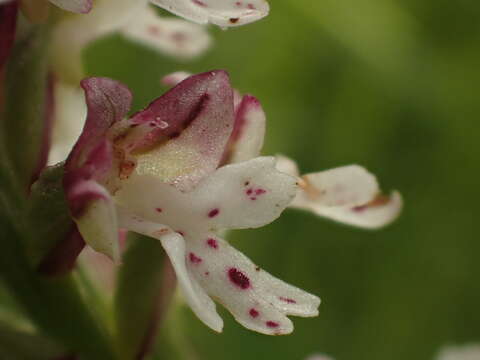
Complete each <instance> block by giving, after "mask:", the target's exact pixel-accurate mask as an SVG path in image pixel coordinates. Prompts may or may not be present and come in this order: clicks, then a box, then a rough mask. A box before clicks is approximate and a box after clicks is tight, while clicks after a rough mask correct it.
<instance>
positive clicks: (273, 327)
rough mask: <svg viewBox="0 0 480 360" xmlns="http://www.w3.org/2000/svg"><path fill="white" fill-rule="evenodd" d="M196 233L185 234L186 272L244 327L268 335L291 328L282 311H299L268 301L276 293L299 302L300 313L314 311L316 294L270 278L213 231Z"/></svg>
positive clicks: (285, 332)
mask: <svg viewBox="0 0 480 360" xmlns="http://www.w3.org/2000/svg"><path fill="white" fill-rule="evenodd" d="M198 235H199V234H197V235H195V238H189V237H188V236H187V253H188V256H187V263H188V269H189V271H190V273H191V274H192V276H194V277H195V278H196V279H197V281H198V282H199V284H200V285H201V286H202V287H203V288H204V289H205V291H206V292H207V294H209V295H210V296H212V297H213V298H214V299H216V300H217V301H218V302H220V303H221V304H222V305H223V306H225V307H226V308H227V309H228V310H229V311H230V312H231V313H232V315H233V316H234V317H235V319H236V320H237V321H238V322H239V323H241V324H242V325H243V326H245V327H246V328H248V329H250V330H254V331H258V332H260V333H264V334H268V335H284V334H289V333H290V332H292V331H293V324H292V322H291V321H290V319H288V318H287V317H286V315H287V314H290V313H291V314H293V313H294V312H295V313H301V311H289V309H288V310H286V309H285V308H284V304H283V303H282V304H280V306H278V303H277V302H275V301H272V299H276V298H277V297H278V296H279V295H278V294H281V295H280V296H285V298H288V299H289V300H290V302H294V301H299V303H300V302H303V305H301V306H303V307H304V308H305V309H306V310H305V311H304V312H303V315H305V314H307V313H308V315H306V316H310V315H312V314H314V313H315V312H318V311H317V309H316V308H317V307H318V305H319V303H320V300H319V299H318V298H317V297H316V296H313V295H310V294H307V293H306V292H304V291H302V290H300V289H297V288H295V287H293V286H291V285H288V284H285V283H284V282H283V281H281V280H278V279H276V278H274V277H273V276H271V275H270V274H268V273H266V272H265V271H264V270H261V269H260V268H259V267H257V266H256V265H255V264H254V263H252V261H251V260H250V259H248V258H247V257H246V256H245V255H243V254H242V253H241V252H239V251H238V250H236V249H235V248H233V247H232V246H230V245H229V244H228V243H227V242H226V241H224V240H223V239H221V238H219V237H218V236H216V235H215V234H213V233H207V234H205V235H204V236H198ZM292 289H295V290H294V291H292ZM294 299H295V300H294ZM306 299H308V301H309V303H307V302H306ZM298 307H300V305H298ZM313 309H314V310H313Z"/></svg>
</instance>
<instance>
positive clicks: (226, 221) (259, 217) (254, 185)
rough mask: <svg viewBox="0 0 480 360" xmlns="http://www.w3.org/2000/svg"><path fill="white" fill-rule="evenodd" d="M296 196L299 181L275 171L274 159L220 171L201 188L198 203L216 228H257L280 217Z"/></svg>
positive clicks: (245, 163)
mask: <svg viewBox="0 0 480 360" xmlns="http://www.w3.org/2000/svg"><path fill="white" fill-rule="evenodd" d="M296 192H297V184H296V179H295V178H293V177H292V176H290V175H287V174H284V173H281V172H279V171H278V170H276V168H275V158H273V157H258V158H255V159H252V160H249V161H245V162H241V163H237V164H231V165H226V166H224V167H221V168H219V169H218V170H217V171H216V172H215V173H214V174H213V175H212V176H211V177H209V178H207V179H205V181H203V182H202V183H201V184H200V185H199V186H198V188H197V189H196V191H195V201H196V203H198V204H202V206H203V207H204V214H205V216H208V217H209V218H210V219H209V224H210V226H211V227H213V228H217V229H244V228H256V227H260V226H263V225H265V224H269V223H270V222H272V221H273V220H275V219H276V218H277V217H279V216H280V214H281V213H282V211H283V210H284V209H285V208H286V207H287V206H288V205H289V204H290V202H291V201H292V200H293V198H294V197H295V194H296Z"/></svg>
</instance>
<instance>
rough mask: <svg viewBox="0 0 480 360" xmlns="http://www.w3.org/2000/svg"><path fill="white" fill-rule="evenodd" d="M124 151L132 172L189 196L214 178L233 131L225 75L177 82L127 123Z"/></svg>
mask: <svg viewBox="0 0 480 360" xmlns="http://www.w3.org/2000/svg"><path fill="white" fill-rule="evenodd" d="M130 122H131V126H135V128H133V129H131V130H130V131H129V135H128V137H127V138H126V139H125V140H124V142H123V145H122V146H123V147H124V148H125V149H127V151H130V152H131V153H132V154H133V155H134V156H135V158H136V161H137V166H136V172H137V173H138V174H140V175H145V174H152V175H155V176H157V177H159V178H160V179H161V180H162V181H164V182H168V183H172V184H174V185H175V186H177V187H179V188H181V189H182V190H189V189H191V188H192V187H194V186H195V185H196V183H198V182H199V181H200V180H201V179H203V178H204V177H205V176H207V175H208V174H210V173H211V172H213V171H214V170H215V169H216V168H217V166H218V164H219V163H220V160H221V157H222V154H223V149H224V148H225V145H226V143H227V141H228V138H229V136H230V134H231V132H232V129H233V123H234V114H233V95H232V88H231V86H230V82H229V78H228V75H227V73H226V72H224V71H212V72H208V73H203V74H199V75H194V76H191V77H189V78H188V79H186V80H184V81H182V82H181V83H180V84H178V85H177V86H175V87H174V88H173V89H171V90H170V91H168V92H167V93H166V94H165V95H163V96H162V97H160V98H159V99H157V100H156V101H154V102H153V103H151V104H150V105H149V106H148V108H147V109H145V110H143V111H141V112H139V113H137V114H135V115H134V116H133V117H132V119H131V120H130Z"/></svg>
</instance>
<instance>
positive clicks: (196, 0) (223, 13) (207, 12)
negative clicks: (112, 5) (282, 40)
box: [151, 0, 270, 27]
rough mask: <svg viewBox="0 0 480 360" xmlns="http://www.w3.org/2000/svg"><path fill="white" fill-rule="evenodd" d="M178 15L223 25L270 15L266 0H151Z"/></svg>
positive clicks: (238, 23) (198, 21)
mask: <svg viewBox="0 0 480 360" xmlns="http://www.w3.org/2000/svg"><path fill="white" fill-rule="evenodd" d="M151 2H152V3H153V4H156V5H158V6H160V7H162V8H164V9H166V10H168V11H170V12H172V13H174V14H176V15H178V16H182V17H184V18H185V19H187V20H191V21H194V22H197V23H199V24H206V23H211V24H215V25H219V26H221V27H231V26H239V25H245V24H248V23H251V22H254V21H257V20H259V19H261V18H263V17H265V16H267V15H268V12H269V10H270V7H269V5H268V3H267V1H266V0H247V1H244V0H239V1H237V0H151Z"/></svg>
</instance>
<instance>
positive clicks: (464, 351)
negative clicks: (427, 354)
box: [436, 344, 480, 360]
mask: <svg viewBox="0 0 480 360" xmlns="http://www.w3.org/2000/svg"><path fill="white" fill-rule="evenodd" d="M478 359H480V345H478V344H468V345H463V346H449V347H445V348H444V349H442V350H441V351H440V353H439V354H438V355H437V357H436V360H478Z"/></svg>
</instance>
